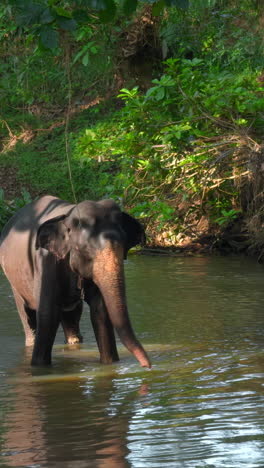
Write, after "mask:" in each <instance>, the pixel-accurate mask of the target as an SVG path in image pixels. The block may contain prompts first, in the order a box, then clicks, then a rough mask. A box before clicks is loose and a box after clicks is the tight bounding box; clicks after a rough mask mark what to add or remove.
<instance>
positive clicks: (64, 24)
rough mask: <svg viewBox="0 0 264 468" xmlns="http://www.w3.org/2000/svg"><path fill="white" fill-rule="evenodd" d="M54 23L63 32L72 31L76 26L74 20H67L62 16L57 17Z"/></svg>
mask: <svg viewBox="0 0 264 468" xmlns="http://www.w3.org/2000/svg"><path fill="white" fill-rule="evenodd" d="M56 21H57V24H58V26H59V27H60V28H61V29H64V30H65V31H73V30H74V29H76V26H77V23H76V21H75V20H74V19H69V18H66V17H64V16H57V18H56Z"/></svg>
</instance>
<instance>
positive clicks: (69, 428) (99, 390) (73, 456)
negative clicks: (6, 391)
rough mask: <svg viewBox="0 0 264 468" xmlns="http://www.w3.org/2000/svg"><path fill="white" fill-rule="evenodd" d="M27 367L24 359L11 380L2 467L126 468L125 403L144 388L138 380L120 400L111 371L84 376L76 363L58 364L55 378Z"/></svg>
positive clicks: (127, 420) (126, 410)
mask: <svg viewBox="0 0 264 468" xmlns="http://www.w3.org/2000/svg"><path fill="white" fill-rule="evenodd" d="M28 364H29V356H26V358H25V359H24V360H23V361H22V362H21V364H20V365H19V366H18V367H17V368H16V369H14V370H13V371H12V375H11V377H10V382H11V389H10V398H9V403H8V406H9V410H8V411H7V415H6V418H5V422H4V426H3V428H4V433H3V434H2V444H3V446H2V460H3V462H4V463H6V465H7V466H16V467H18V466H41V467H42V466H43V467H44V466H45V467H46V466H47V467H53V466H54V467H55V466H56V467H57V466H62V467H63V466H66V467H67V466H69V467H72V466H75V467H83V466H84V467H85V466H91V467H97V466H98V467H110V468H111V467H113V468H114V467H127V466H130V465H129V463H128V462H127V461H126V456H127V453H128V449H127V445H126V434H127V431H128V424H129V420H130V417H131V414H130V411H129V410H128V408H127V406H126V398H128V399H129V398H131V395H132V399H133V398H135V397H137V395H140V393H142V392H143V393H144V391H145V388H146V387H145V386H144V385H143V384H142V385H141V384H140V382H139V381H137V383H134V384H133V386H132V388H130V389H129V390H128V392H127V397H126V398H125V399H124V400H122V399H120V398H119V396H118V392H117V390H116V388H115V378H116V377H117V372H116V370H115V368H114V366H109V367H108V368H107V369H106V370H105V372H104V371H103V370H101V371H100V370H99V369H98V366H97V365H96V364H95V363H93V366H94V368H93V367H92V366H91V367H90V372H88V370H87V371H86V372H85V376H83V375H82V373H80V372H79V375H78V373H77V370H78V369H79V362H74V360H73V361H72V360H71V361H68V365H65V362H64V363H60V362H57V372H58V371H59V372H60V374H59V375H58V374H55V371H54V370H53V369H51V370H50V371H49V372H48V373H47V372H46V373H43V370H42V371H41V370H40V369H33V371H31V369H30V368H29V366H28ZM91 364H92V361H90V365H91ZM88 367H89V366H88ZM116 399H117V400H118V404H117V405H116V404H115V401H116ZM113 403H114V404H113ZM124 406H126V408H125V410H124ZM1 466H2V465H1Z"/></svg>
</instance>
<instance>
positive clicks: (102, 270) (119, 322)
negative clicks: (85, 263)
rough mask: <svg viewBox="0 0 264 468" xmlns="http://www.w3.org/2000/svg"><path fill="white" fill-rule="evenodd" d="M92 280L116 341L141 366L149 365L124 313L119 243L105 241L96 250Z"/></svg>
mask: <svg viewBox="0 0 264 468" xmlns="http://www.w3.org/2000/svg"><path fill="white" fill-rule="evenodd" d="M93 279H94V282H95V283H96V284H97V286H98V287H99V289H100V291H101V293H102V295H103V298H104V301H105V304H106V307H107V310H108V314H109V317H110V320H111V322H112V324H113V326H114V328H115V329H116V331H117V333H118V336H119V338H120V340H121V341H122V343H123V344H124V346H125V347H126V348H127V349H128V350H129V351H130V352H131V353H132V354H133V355H134V356H135V358H136V359H137V360H138V361H139V363H140V364H141V366H143V367H151V364H150V361H149V358H148V356H147V354H146V352H145V350H144V348H143V346H142V345H141V344H140V343H139V341H138V340H137V338H136V336H135V334H134V331H133V329H132V326H131V323H130V320H129V316H128V311H127V305H126V293H125V281H124V268H123V249H122V247H121V246H119V245H118V244H116V243H110V242H107V245H106V246H105V247H104V248H103V249H102V250H101V251H100V252H98V253H97V256H96V259H95V260H94V266H93Z"/></svg>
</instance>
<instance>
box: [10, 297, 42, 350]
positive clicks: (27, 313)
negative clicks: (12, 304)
mask: <svg viewBox="0 0 264 468" xmlns="http://www.w3.org/2000/svg"><path fill="white" fill-rule="evenodd" d="M13 294H14V298H15V301H16V306H17V310H18V313H19V316H20V319H21V322H22V325H23V328H24V332H25V344H26V346H33V345H34V341H35V334H36V328H37V322H36V311H35V310H33V309H30V308H29V307H27V306H26V305H25V302H24V300H23V299H22V297H21V296H20V295H19V294H18V293H17V291H16V290H15V289H13Z"/></svg>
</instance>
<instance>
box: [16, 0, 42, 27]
mask: <svg viewBox="0 0 264 468" xmlns="http://www.w3.org/2000/svg"><path fill="white" fill-rule="evenodd" d="M43 10H44V9H43V6H42V5H36V4H34V3H32V2H29V3H28V4H27V6H24V8H23V9H21V12H20V13H19V14H18V15H17V16H16V23H17V25H18V26H29V25H30V24H37V23H40V15H41V13H42V12H43Z"/></svg>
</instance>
